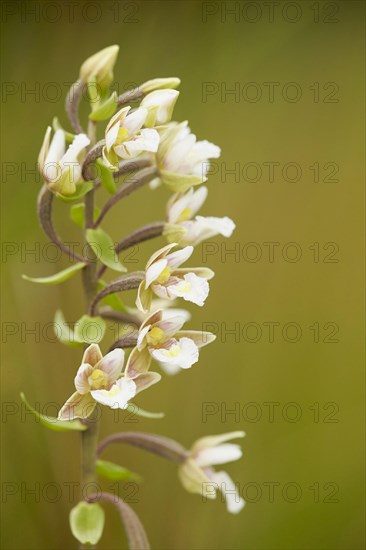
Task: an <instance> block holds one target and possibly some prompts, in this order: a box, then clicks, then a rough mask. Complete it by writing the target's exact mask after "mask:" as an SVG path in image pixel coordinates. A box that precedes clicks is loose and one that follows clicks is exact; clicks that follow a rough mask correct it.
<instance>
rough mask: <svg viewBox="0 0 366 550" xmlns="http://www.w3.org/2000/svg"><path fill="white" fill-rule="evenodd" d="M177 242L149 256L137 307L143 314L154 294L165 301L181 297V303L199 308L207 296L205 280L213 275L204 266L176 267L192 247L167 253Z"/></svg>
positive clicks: (207, 286)
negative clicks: (189, 303)
mask: <svg viewBox="0 0 366 550" xmlns="http://www.w3.org/2000/svg"><path fill="white" fill-rule="evenodd" d="M175 246H177V244H176V243H172V244H169V245H167V246H165V247H164V248H161V249H160V250H158V251H157V252H155V254H153V255H152V256H151V258H150V259H149V261H148V262H147V264H146V269H145V280H144V281H142V282H141V284H140V286H139V289H138V293H137V300H136V305H137V308H138V309H139V310H140V311H142V312H146V311H149V310H150V307H151V300H152V297H153V295H154V294H155V295H156V296H158V297H159V298H163V299H165V300H174V299H175V298H176V297H182V298H184V300H187V301H189V302H193V303H194V304H197V305H199V306H202V305H203V304H204V302H205V299H206V298H207V296H208V293H209V284H208V282H207V279H211V278H212V277H213V276H214V273H213V271H212V270H211V269H208V268H204V267H198V268H197V267H192V268H186V269H182V268H179V266H180V265H181V264H183V263H184V262H185V261H186V260H188V258H189V257H190V256H191V254H192V252H193V246H186V247H185V248H182V249H181V250H177V251H176V252H172V253H170V251H171V250H172V249H173V248H174V247H175Z"/></svg>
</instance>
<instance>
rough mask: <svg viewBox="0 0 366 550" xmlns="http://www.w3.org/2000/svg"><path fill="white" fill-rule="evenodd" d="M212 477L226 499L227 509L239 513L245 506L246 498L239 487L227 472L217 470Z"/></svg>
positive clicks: (232, 512)
mask: <svg viewBox="0 0 366 550" xmlns="http://www.w3.org/2000/svg"><path fill="white" fill-rule="evenodd" d="M212 479H213V481H214V482H215V483H217V485H218V488H219V490H220V491H221V492H222V494H223V495H224V498H225V500H226V507H227V511H228V512H230V513H231V514H238V513H239V512H240V511H241V510H242V509H243V508H244V506H245V500H244V499H243V498H242V497H241V496H240V495H239V492H238V489H237V487H236V485H235V483H234V482H233V480H232V479H231V477H230V476H229V475H228V474H227V473H226V472H215V473H214V474H213V475H212Z"/></svg>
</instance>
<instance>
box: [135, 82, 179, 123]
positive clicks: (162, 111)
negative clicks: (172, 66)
mask: <svg viewBox="0 0 366 550" xmlns="http://www.w3.org/2000/svg"><path fill="white" fill-rule="evenodd" d="M178 96H179V92H178V91H177V90H170V89H166V90H155V91H154V92H151V93H150V94H148V95H147V96H145V97H144V99H143V100H142V101H141V103H140V107H142V108H144V109H147V110H148V116H147V117H146V121H145V126H147V127H148V128H151V127H152V126H158V125H160V124H166V123H167V122H169V121H170V119H171V118H172V114H173V109H174V105H175V103H176V101H177V99H178Z"/></svg>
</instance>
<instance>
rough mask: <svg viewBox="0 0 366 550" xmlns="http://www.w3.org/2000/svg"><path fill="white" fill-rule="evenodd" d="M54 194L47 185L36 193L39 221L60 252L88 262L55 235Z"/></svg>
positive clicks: (79, 260) (87, 261)
mask: <svg viewBox="0 0 366 550" xmlns="http://www.w3.org/2000/svg"><path fill="white" fill-rule="evenodd" d="M53 197H54V194H53V193H52V191H50V190H49V189H48V187H47V185H46V184H45V185H43V187H42V188H41V190H40V192H39V195H38V202H37V212H38V218H39V222H40V224H41V227H42V229H43V231H44V232H45V233H46V235H47V237H48V238H49V239H50V240H51V241H52V242H53V243H54V244H55V245H56V246H57V248H58V249H59V250H61V252H63V253H64V254H66V255H67V256H69V258H72V259H73V260H76V261H78V262H84V263H86V264H87V263H89V261H90V260H88V259H87V258H84V257H83V256H81V255H80V254H78V253H77V252H74V251H73V250H72V249H71V248H70V247H69V246H67V244H65V243H64V242H63V241H62V240H61V239H60V237H59V236H58V235H57V233H56V230H55V228H54V226H53V222H52V206H53Z"/></svg>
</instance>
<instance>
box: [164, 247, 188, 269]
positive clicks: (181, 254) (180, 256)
mask: <svg viewBox="0 0 366 550" xmlns="http://www.w3.org/2000/svg"><path fill="white" fill-rule="evenodd" d="M192 253H193V246H186V247H185V248H182V249H181V250H177V251H176V252H172V253H171V254H168V255H167V256H166V260H167V262H168V266H169V267H170V269H174V270H175V269H177V268H178V267H179V266H180V265H181V264H183V263H184V262H186V261H187V260H188V258H190V257H191V256H192Z"/></svg>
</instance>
